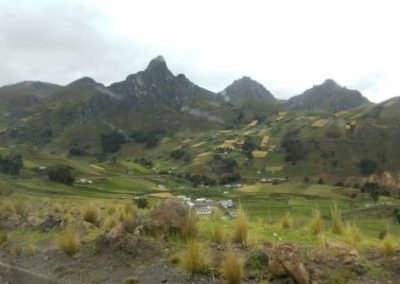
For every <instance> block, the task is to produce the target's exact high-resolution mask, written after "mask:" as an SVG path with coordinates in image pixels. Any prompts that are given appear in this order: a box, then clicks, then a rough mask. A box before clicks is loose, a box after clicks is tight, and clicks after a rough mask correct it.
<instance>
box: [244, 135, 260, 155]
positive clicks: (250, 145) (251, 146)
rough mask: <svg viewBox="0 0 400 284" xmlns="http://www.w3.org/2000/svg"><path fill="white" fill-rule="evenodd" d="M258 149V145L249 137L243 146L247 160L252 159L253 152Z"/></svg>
mask: <svg viewBox="0 0 400 284" xmlns="http://www.w3.org/2000/svg"><path fill="white" fill-rule="evenodd" d="M256 149H258V146H257V144H256V143H255V142H254V140H253V139H252V138H251V137H247V139H246V141H244V143H243V145H242V152H243V153H244V154H245V155H246V157H247V158H249V159H252V158H253V155H252V152H253V151H254V150H256Z"/></svg>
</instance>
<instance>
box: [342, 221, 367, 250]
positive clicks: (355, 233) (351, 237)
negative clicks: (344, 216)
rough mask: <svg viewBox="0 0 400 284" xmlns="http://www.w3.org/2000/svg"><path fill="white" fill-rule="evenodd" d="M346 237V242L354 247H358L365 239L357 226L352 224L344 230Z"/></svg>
mask: <svg viewBox="0 0 400 284" xmlns="http://www.w3.org/2000/svg"><path fill="white" fill-rule="evenodd" d="M344 236H345V240H346V242H347V243H349V244H351V245H352V246H357V245H358V244H359V243H360V242H361V241H362V239H363V237H362V234H361V232H360V230H359V229H358V228H357V227H356V225H354V224H351V223H350V222H347V223H346V226H345V228H344Z"/></svg>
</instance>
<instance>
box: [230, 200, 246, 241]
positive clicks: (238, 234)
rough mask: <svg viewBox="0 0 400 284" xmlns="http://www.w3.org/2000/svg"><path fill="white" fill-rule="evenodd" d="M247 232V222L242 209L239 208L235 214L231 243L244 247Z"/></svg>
mask: <svg viewBox="0 0 400 284" xmlns="http://www.w3.org/2000/svg"><path fill="white" fill-rule="evenodd" d="M248 232H249V223H248V221H247V217H246V213H245V212H244V210H243V208H242V207H241V206H239V208H238V209H237V213H236V220H235V227H234V232H233V241H234V242H236V243H242V244H244V245H246V244H247V235H248Z"/></svg>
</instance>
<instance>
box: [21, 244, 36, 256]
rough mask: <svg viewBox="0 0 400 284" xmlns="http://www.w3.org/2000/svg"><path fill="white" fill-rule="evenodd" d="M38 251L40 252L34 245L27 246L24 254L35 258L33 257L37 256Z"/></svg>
mask: <svg viewBox="0 0 400 284" xmlns="http://www.w3.org/2000/svg"><path fill="white" fill-rule="evenodd" d="M38 251H39V250H38V248H37V247H36V246H35V245H33V244H27V245H25V247H24V252H25V253H26V254H27V255H29V256H33V255H35V254H37V253H38Z"/></svg>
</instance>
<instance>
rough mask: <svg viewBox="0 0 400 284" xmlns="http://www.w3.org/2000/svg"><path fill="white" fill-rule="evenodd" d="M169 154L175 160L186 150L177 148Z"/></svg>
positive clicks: (184, 153) (181, 156)
mask: <svg viewBox="0 0 400 284" xmlns="http://www.w3.org/2000/svg"><path fill="white" fill-rule="evenodd" d="M169 155H170V156H171V158H174V159H175V160H179V159H181V158H183V157H184V156H185V155H186V152H185V151H184V150H182V149H177V150H174V151H172V152H171V153H170V154H169Z"/></svg>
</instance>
